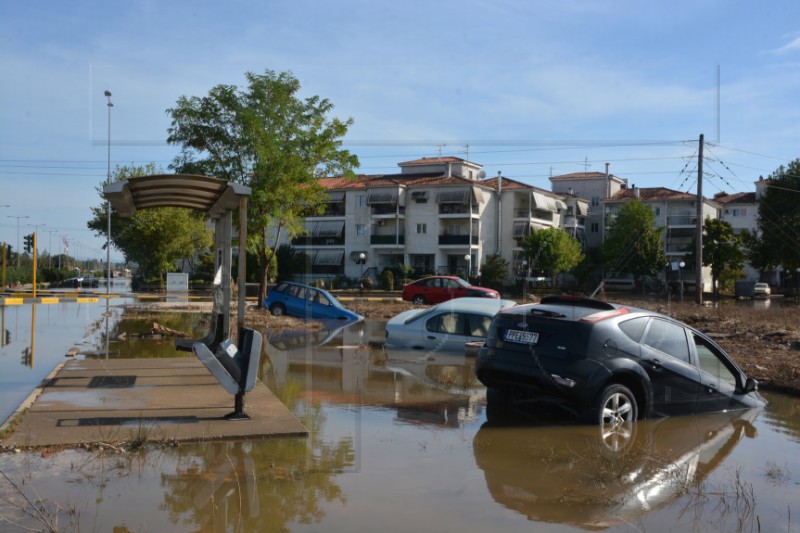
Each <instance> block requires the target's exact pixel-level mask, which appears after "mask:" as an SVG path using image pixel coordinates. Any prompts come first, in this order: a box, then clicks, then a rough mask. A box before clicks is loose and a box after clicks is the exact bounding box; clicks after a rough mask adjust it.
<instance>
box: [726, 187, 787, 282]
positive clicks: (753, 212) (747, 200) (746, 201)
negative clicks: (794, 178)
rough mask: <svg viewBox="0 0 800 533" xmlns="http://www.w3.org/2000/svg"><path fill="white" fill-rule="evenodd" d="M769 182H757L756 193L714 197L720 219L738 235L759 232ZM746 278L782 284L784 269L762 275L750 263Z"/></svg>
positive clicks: (747, 267)
mask: <svg viewBox="0 0 800 533" xmlns="http://www.w3.org/2000/svg"><path fill="white" fill-rule="evenodd" d="M768 184H769V180H766V179H764V178H761V179H759V180H758V181H756V182H755V191H754V192H740V193H734V194H728V193H726V192H720V193H718V194H716V195H714V201H716V202H717V203H719V204H720V205H721V209H720V218H721V219H722V220H724V221H725V222H727V223H728V224H730V225H731V227H732V228H733V232H734V233H736V234H737V235H741V233H742V232H743V231H745V230H747V231H749V232H751V233H757V232H758V202H759V200H760V199H761V197H762V196H763V195H764V192H765V191H766V187H767V185H768ZM744 271H745V278H746V279H749V280H752V281H765V282H767V283H771V284H780V280H781V276H780V272H781V271H782V269H780V268H779V269H776V270H774V271H769V272H764V273H761V272H759V271H758V270H756V269H755V268H753V267H752V266H751V265H750V263H746V264H745V265H744Z"/></svg>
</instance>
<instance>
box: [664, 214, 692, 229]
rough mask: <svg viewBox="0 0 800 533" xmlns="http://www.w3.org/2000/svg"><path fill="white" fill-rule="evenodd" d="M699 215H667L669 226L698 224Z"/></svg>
mask: <svg viewBox="0 0 800 533" xmlns="http://www.w3.org/2000/svg"><path fill="white" fill-rule="evenodd" d="M696 225H697V217H696V216H693V215H679V216H670V215H668V216H667V227H671V226H696Z"/></svg>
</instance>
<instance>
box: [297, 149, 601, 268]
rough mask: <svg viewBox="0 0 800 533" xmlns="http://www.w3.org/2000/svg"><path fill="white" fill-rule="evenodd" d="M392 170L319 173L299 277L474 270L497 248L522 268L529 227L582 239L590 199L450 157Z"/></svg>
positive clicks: (299, 240)
mask: <svg viewBox="0 0 800 533" xmlns="http://www.w3.org/2000/svg"><path fill="white" fill-rule="evenodd" d="M398 166H399V167H400V172H399V173H396V174H381V175H360V176H358V177H357V179H355V180H348V179H345V178H341V177H331V178H323V179H321V180H320V183H321V184H322V185H323V186H324V187H325V189H326V190H327V193H328V197H329V200H328V202H327V203H326V207H325V211H324V213H322V214H321V215H318V216H314V217H309V218H307V219H306V222H305V225H306V234H305V235H302V236H298V237H296V238H294V239H292V241H291V244H292V246H293V247H294V248H295V249H296V250H297V251H298V252H303V253H305V254H306V255H307V256H308V257H309V261H310V269H309V271H308V272H307V273H305V274H304V275H303V276H302V277H303V278H305V280H306V281H310V280H313V279H319V278H334V277H337V276H341V275H343V276H347V277H350V278H358V277H361V276H363V275H369V276H372V277H376V276H377V275H378V274H379V273H380V272H382V271H383V269H384V268H387V267H395V266H397V265H399V264H405V265H409V266H411V267H412V268H414V270H415V271H416V272H417V273H418V274H422V273H438V274H456V275H462V276H466V275H467V273H469V274H471V275H476V274H477V273H478V272H479V269H480V265H481V264H482V263H483V262H484V261H485V260H486V258H487V257H489V256H492V255H495V254H499V255H500V256H502V257H503V258H504V259H506V260H507V261H509V262H510V263H512V264H515V265H516V266H517V267H519V266H521V254H522V248H521V241H522V239H524V237H525V236H527V235H529V234H530V232H531V231H535V230H537V229H541V228H545V227H563V226H565V225H566V227H567V228H568V231H571V233H572V234H573V235H575V236H576V238H578V239H579V240H581V239H582V240H584V241H585V228H584V227H583V223H584V219H585V213H586V211H587V209H588V204H587V202H586V201H585V200H583V199H581V198H579V197H577V196H575V195H564V196H562V195H558V194H555V193H553V192H551V191H547V190H544V189H539V188H536V187H532V186H530V185H526V184H523V183H520V182H517V181H514V180H510V179H507V178H504V177H502V176H498V177H496V178H487V177H486V174H485V172H483V170H482V166H481V165H479V164H477V163H473V162H470V161H466V160H464V159H461V158H457V157H436V158H422V159H417V160H413V161H405V162H402V163H399V164H398Z"/></svg>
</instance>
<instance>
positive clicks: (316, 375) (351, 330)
mask: <svg viewBox="0 0 800 533" xmlns="http://www.w3.org/2000/svg"><path fill="white" fill-rule="evenodd" d="M384 324H385V322H382V321H370V320H364V321H361V322H358V323H355V324H350V325H347V326H345V327H341V326H340V327H338V328H336V330H335V331H331V330H329V329H324V328H323V329H322V330H319V331H312V332H298V331H293V332H270V331H269V330H267V331H266V332H265V338H266V340H267V342H266V343H265V344H266V352H267V357H268V359H267V362H266V364H264V365H263V366H262V370H261V377H262V380H263V381H265V382H266V383H268V384H269V385H270V386H272V387H273V389H274V390H275V392H276V393H277V394H278V396H279V397H281V399H282V400H284V401H285V402H286V401H287V398H286V397H285V394H286V392H285V391H286V390H293V389H300V388H302V389H303V390H304V391H305V394H306V396H307V397H308V399H309V400H310V401H317V402H319V401H325V402H328V403H331V404H337V405H345V406H355V405H357V406H358V407H364V406H382V407H387V408H391V409H393V410H394V411H395V413H396V419H397V420H398V421H403V422H407V423H413V424H430V425H436V426H451V427H456V426H458V425H460V424H461V423H463V422H464V421H467V420H474V419H475V418H476V417H477V416H479V415H480V414H481V413H482V409H483V399H484V398H485V389H484V388H483V387H482V386H481V385H480V383H479V382H478V381H477V379H476V378H475V372H474V364H475V360H474V358H471V357H466V356H465V355H464V354H459V353H453V352H438V353H434V352H420V351H417V350H402V349H389V348H386V347H385V346H384V345H383V336H384Z"/></svg>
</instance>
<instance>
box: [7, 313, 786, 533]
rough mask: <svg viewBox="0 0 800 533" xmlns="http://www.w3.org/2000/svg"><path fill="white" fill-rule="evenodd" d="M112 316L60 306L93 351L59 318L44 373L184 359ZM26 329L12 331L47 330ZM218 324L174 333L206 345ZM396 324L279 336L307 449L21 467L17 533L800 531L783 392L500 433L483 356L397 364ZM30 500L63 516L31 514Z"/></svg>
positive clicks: (105, 457)
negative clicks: (49, 528) (628, 421)
mask: <svg viewBox="0 0 800 533" xmlns="http://www.w3.org/2000/svg"><path fill="white" fill-rule="evenodd" d="M70 305H72V307H70ZM104 305H105V304H104V303H102V304H100V305H99V306H98V307H96V308H93V309H91V310H90V309H88V308H84V309H76V308H77V307H78V306H77V304H65V307H64V308H63V309H61V308H58V309H56V308H53V310H51V311H50V313H51V314H54V315H55V316H51V317H50V318H49V320H50V322H49V323H50V324H56V323H57V324H61V325H60V326H59V327H67V323H70V324H72V325H71V326H69V327H71V328H74V329H70V330H64V331H62V330H58V331H59V333H58V337H61V336H65V335H71V334H73V332H74V333H76V335H75V336H73V337H69V338H68V340H61V341H57V340H55V339H54V340H52V341H47V340H44V338H45V337H50V336H55V335H51V333H50V332H51V331H54V330H55V328H53V329H51V328H46V329H39V327H38V323H39V322H38V321H39V320H40V319H41V312H40V311H41V306H40V308H39V311H37V312H36V313H37V316H36V320H37V326H36V332H37V335H36V340H35V346H36V350H35V351H36V358H35V364H34V367H35V369H36V371H37V372H42V373H43V374H44V375H46V374H47V372H49V370H50V369H51V368H52V365H54V364H55V361H57V360H59V359H62V358H63V355H64V350H66V349H68V348H69V347H70V346H72V345H74V344H76V343H78V342H81V339H87V340H85V341H83V342H89V340H88V339H92V340H91V342H95V343H97V344H98V351H97V352H96V353H94V354H93V353H91V352H92V350H89V349H87V351H88V352H90V355H89V357H103V356H105V355H104V353H103V351H102V348H103V346H104V345H105V343H106V340H108V343H107V344H108V353H109V357H129V356H133V355H138V356H156V357H163V356H175V355H179V354H177V353H176V352H173V351H171V346H172V343H171V340H167V341H164V340H161V339H155V338H147V337H146V335H147V334H148V333H149V331H150V324H151V322H152V318H149V317H140V318H137V319H136V320H123V321H120V320H119V315H120V314H121V313H122V309H121V308H118V307H114V302H113V301H112V305H111V310H112V311H113V313H112V317H108V318H110V320H109V328H108V333H107V334H106V333H105V332H104V328H105V318H107V317H106V316H103V314H104V313H105V312H106V310H105V307H104ZM10 311H11V309H6V313H9V312H10ZM17 313H19V315H18V316H12V317H11V320H12V322H13V321H15V320H16V321H17V322H18V323H20V324H24V323H26V320H30V319H31V316H30V312H28V315H27V318H26V315H25V311H24V309H23V308H19V311H17ZM69 317H79V318H69ZM200 318H201V317H198V316H196V315H170V316H169V317H164V319H163V322H164V323H165V324H166V325H168V326H169V327H173V328H175V329H183V330H185V331H189V330H192V331H201V330H202V329H203V327H204V326H203V323H202V321H201V320H200ZM6 319H7V320H8V319H9V315H7V316H6ZM98 320H99V321H101V323H98V322H97V321H98ZM97 324H99V326H98V328H97V329H96V330H95V331H94V333H92V334H89V335H86V333H87V332H88V331H89V330H91V329H93V328H94V326H95V325H97ZM383 324H384V323H383V322H380V321H364V322H361V323H358V324H354V325H350V326H347V327H345V328H343V329H336V327H335V326H333V327H331V328H330V329H323V330H321V331H318V332H314V333H306V332H299V331H292V332H283V333H280V334H272V333H271V332H269V331H266V332H265V339H266V340H267V342H265V353H264V354H263V360H262V364H261V368H260V377H261V379H262V380H263V381H264V382H265V383H266V384H267V385H268V386H269V387H270V388H271V389H272V390H273V391H274V392H275V393H276V394H277V395H278V396H279V397H280V398H281V400H282V401H283V402H284V403H285V404H286V405H287V406H288V407H289V408H290V409H291V410H292V412H293V413H294V414H295V415H296V416H297V417H298V418H299V419H300V420H301V421H302V422H303V423H304V424H305V426H306V427H307V428H308V429H309V431H310V436H309V437H308V438H293V439H276V440H262V441H254V442H228V443H203V444H184V445H180V446H178V447H172V448H159V449H154V450H150V451H148V452H144V453H133V452H128V453H116V452H114V451H113V450H111V451H109V450H105V451H100V452H97V451H94V452H88V451H84V450H71V451H63V452H54V453H52V454H44V455H42V454H41V453H39V454H33V453H25V452H23V453H17V454H14V453H6V454H3V455H2V456H0V469H1V470H2V473H3V475H4V476H7V477H4V478H3V479H2V481H0V495H2V497H3V499H4V500H10V501H11V502H12V503H8V501H6V502H4V503H2V504H0V506H2V511H0V515H2V516H4V517H6V520H7V522H6V523H3V522H1V521H0V530H3V531H5V530H12V531H13V530H14V528H13V527H12V526H11V524H10V523H9V522H8V521H9V520H10V521H16V520H18V521H21V522H22V523H24V524H25V525H27V526H29V527H39V528H41V527H43V525H42V522H45V521H48V520H50V521H55V520H57V525H58V527H57V529H58V530H60V531H70V530H71V531H111V530H115V531H120V532H124V531H374V530H376V529H380V530H382V531H403V532H406V531H459V532H465V531H489V530H492V531H573V530H608V531H687V530H690V531H800V401H799V400H798V399H797V398H790V397H787V396H783V395H778V394H766V396H767V398H768V399H769V401H770V404H769V406H768V407H767V408H766V409H765V410H763V411H740V412H733V413H720V414H714V415H706V416H694V417H675V418H670V419H662V420H650V421H640V422H638V423H636V424H635V425H633V426H632V427H630V428H627V430H626V431H623V432H618V433H616V434H614V435H601V434H600V433H599V430H598V428H595V427H592V426H575V425H570V424H568V423H552V422H551V423H547V424H544V423H541V422H536V421H535V420H534V419H532V418H530V417H526V416H524V415H520V416H519V419H518V420H514V421H513V423H512V424H509V425H505V426H494V427H493V426H490V425H488V424H487V423H486V418H485V413H484V410H485V389H484V388H483V387H482V386H481V385H480V383H479V382H478V381H477V380H476V379H475V377H474V369H473V366H474V360H473V359H472V358H467V357H464V356H462V355H457V354H448V353H425V352H418V351H417V352H414V351H412V352H408V351H394V350H388V351H387V350H386V349H385V348H384V347H383V345H382V340H383V335H384V334H383ZM6 327H7V326H6ZM18 327H20V328H21V329H19V330H17V331H20V332H23V333H22V334H20V336H19V337H16V338H18V339H22V338H23V337H22V335H24V329H22V327H21V326H18ZM28 327H30V325H29V326H28ZM45 331H46V332H48V333H43V332H45ZM196 336H200V335H199V334H196ZM14 342H22V341H21V340H19V341H16V340H15V341H14ZM50 342H52V343H53V344H52V348H44V346H48V347H49V346H51V345H50V344H48V343H50ZM59 342H60V344H59ZM62 346H67V348H62ZM3 350H4V351H3V352H2V353H3V357H2V359H0V370H2V375H3V376H6V375H9V373H12V372H15V371H18V369H14V368H13V367H14V366H20V367H21V366H23V365H22V364H21V361H20V357H19V356H17V355H16V354H18V352H19V351H20V346H17V345H14V347H13V350H11V351H9V352H8V353H7V352H6V351H5V350H6V347H3ZM49 350H52V355H50V356H48V355H46V353H48V351H49ZM12 354H14V357H13V358H12V357H11V355H12ZM40 364H41V365H42V366H46V365H48V364H50V368H43V369H41V370H39V369H38V367H39V365H40ZM25 368H28V370H25V371H26V372H29V371H31V370H30V368H29V367H25ZM2 383H3V390H4V391H5V388H6V383H7V382H2ZM3 405H4V406H5V405H6V401H5V399H4V402H3ZM21 493H25V494H26V495H28V497H29V498H31V499H32V500H37V499H41V500H43V501H44V504H43V505H42V508H44V509H46V512H45V513H43V514H41V515H37V517H26V516H24V515H23V513H22V512H21V509H23V508H24V507H25V505H26V503H25V500H24V499H23V497H22V494H21ZM115 528H116V529H115Z"/></svg>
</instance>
